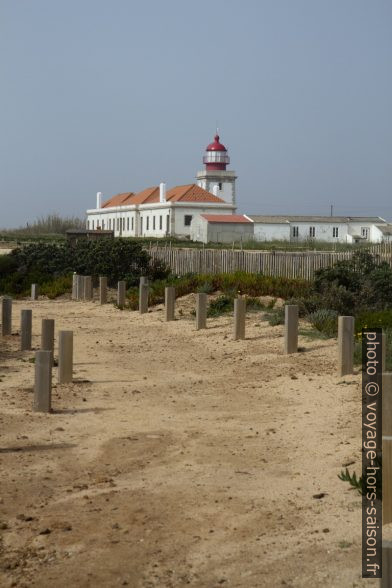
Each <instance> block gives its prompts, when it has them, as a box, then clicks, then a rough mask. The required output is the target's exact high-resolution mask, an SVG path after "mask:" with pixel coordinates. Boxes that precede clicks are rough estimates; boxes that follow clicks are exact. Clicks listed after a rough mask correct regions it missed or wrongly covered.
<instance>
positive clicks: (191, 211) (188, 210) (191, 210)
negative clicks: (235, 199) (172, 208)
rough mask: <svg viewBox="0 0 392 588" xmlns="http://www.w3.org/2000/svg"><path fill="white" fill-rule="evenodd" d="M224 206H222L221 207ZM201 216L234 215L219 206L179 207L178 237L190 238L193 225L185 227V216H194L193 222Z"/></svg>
mask: <svg viewBox="0 0 392 588" xmlns="http://www.w3.org/2000/svg"><path fill="white" fill-rule="evenodd" d="M221 206H222V205H221ZM201 214H232V210H231V209H227V208H220V207H219V206H216V207H214V206H208V207H207V206H205V207H204V206H199V207H197V208H196V207H195V206H193V207H192V206H182V205H181V206H178V207H176V212H175V222H174V230H175V233H176V235H178V236H184V237H190V234H191V225H189V226H185V216H186V215H190V216H192V221H193V220H194V219H195V218H196V217H200V215H201Z"/></svg>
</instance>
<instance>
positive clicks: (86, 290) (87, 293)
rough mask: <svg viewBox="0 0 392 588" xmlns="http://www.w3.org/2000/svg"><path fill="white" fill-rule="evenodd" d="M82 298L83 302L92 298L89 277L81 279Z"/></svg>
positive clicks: (91, 286) (91, 285)
mask: <svg viewBox="0 0 392 588" xmlns="http://www.w3.org/2000/svg"><path fill="white" fill-rule="evenodd" d="M83 298H84V300H92V298H93V284H92V280H91V276H84V278H83Z"/></svg>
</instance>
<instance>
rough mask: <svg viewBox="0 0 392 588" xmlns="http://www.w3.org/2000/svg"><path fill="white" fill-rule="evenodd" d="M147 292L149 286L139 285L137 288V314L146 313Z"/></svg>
mask: <svg viewBox="0 0 392 588" xmlns="http://www.w3.org/2000/svg"><path fill="white" fill-rule="evenodd" d="M148 291H149V285H148V283H147V284H145V283H144V284H140V286H139V313H140V314H145V313H146V312H148Z"/></svg>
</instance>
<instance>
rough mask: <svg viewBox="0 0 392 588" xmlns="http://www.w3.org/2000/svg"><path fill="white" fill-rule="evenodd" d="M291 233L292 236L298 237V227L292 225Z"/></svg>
mask: <svg viewBox="0 0 392 588" xmlns="http://www.w3.org/2000/svg"><path fill="white" fill-rule="evenodd" d="M292 234H293V237H298V236H299V227H293V231H292Z"/></svg>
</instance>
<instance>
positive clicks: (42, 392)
mask: <svg viewBox="0 0 392 588" xmlns="http://www.w3.org/2000/svg"><path fill="white" fill-rule="evenodd" d="M33 410H34V411H38V412H50V411H51V410H52V353H51V351H42V350H40V351H36V352H35V381H34V402H33Z"/></svg>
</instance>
